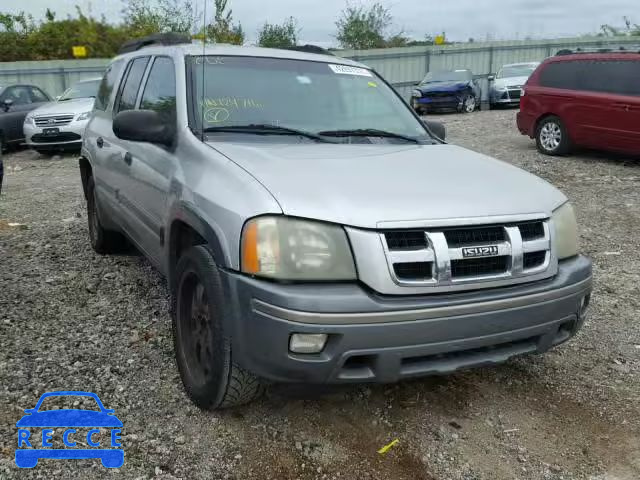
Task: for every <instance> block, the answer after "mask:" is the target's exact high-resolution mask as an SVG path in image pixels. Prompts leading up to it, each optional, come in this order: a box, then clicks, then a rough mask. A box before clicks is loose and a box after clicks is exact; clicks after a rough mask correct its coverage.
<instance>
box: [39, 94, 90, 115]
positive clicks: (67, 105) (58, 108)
mask: <svg viewBox="0 0 640 480" xmlns="http://www.w3.org/2000/svg"><path fill="white" fill-rule="evenodd" d="M94 100H95V99H93V98H76V99H75V100H65V101H64V102H50V103H45V104H44V105H42V106H41V107H38V108H36V109H35V110H33V112H31V115H33V116H39V115H58V114H64V113H67V114H69V113H73V114H77V113H84V112H89V111H91V110H93V102H94Z"/></svg>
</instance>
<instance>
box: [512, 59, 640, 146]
mask: <svg viewBox="0 0 640 480" xmlns="http://www.w3.org/2000/svg"><path fill="white" fill-rule="evenodd" d="M517 123H518V129H519V130H520V132H521V133H522V134H523V135H528V136H529V137H531V138H535V140H536V143H537V145H538V150H540V152H542V153H545V154H547V155H563V154H566V153H568V152H569V151H570V150H571V147H572V146H580V147H586V148H593V149H598V150H611V151H616V152H621V153H627V154H632V155H640V53H631V52H629V53H623V52H620V53H571V54H564V55H558V56H555V57H552V58H548V59H547V60H545V61H544V62H543V63H542V64H541V65H540V66H539V67H538V68H537V69H536V70H535V71H534V72H533V74H532V75H531V77H529V80H528V81H527V83H526V84H525V86H524V93H523V97H522V99H521V100H520V112H518V117H517Z"/></svg>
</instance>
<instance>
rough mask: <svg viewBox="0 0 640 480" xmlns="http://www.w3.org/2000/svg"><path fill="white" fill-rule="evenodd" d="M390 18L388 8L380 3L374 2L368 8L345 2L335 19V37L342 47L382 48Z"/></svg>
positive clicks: (384, 44)
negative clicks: (345, 4) (344, 6)
mask: <svg viewBox="0 0 640 480" xmlns="http://www.w3.org/2000/svg"><path fill="white" fill-rule="evenodd" d="M392 20H393V18H392V17H391V13H390V12H389V10H388V9H387V8H385V7H384V6H382V5H381V4H380V3H374V4H373V5H372V6H371V7H370V8H366V7H364V6H363V5H358V6H354V5H348V4H347V7H346V8H345V9H344V10H343V11H342V12H341V14H340V18H338V20H337V21H336V27H337V29H338V32H337V35H336V39H337V40H338V42H339V43H340V46H342V48H352V49H356V50H364V49H367V48H383V47H385V46H386V42H385V38H384V36H385V33H386V31H387V29H388V28H389V27H390V26H391V22H392Z"/></svg>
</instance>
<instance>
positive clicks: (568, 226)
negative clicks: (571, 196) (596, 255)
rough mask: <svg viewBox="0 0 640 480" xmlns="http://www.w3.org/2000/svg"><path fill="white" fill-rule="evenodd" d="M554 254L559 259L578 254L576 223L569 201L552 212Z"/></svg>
mask: <svg viewBox="0 0 640 480" xmlns="http://www.w3.org/2000/svg"><path fill="white" fill-rule="evenodd" d="M552 221H553V228H554V229H555V242H556V255H557V256H558V259H559V260H562V259H563V258H568V257H573V256H575V255H577V254H578V224H577V223H576V215H575V213H574V212H573V206H571V204H570V203H569V202H567V203H565V204H564V205H562V206H561V207H560V208H558V209H557V210H556V211H554V212H553V217H552Z"/></svg>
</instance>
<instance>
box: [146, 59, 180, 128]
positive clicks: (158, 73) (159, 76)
mask: <svg viewBox="0 0 640 480" xmlns="http://www.w3.org/2000/svg"><path fill="white" fill-rule="evenodd" d="M140 108H142V109H146V110H155V111H156V112H158V113H159V114H160V115H161V116H162V117H163V118H164V119H165V121H167V122H169V123H170V124H172V125H175V123H176V74H175V68H174V65H173V60H171V59H170V58H168V57H158V58H156V59H155V60H154V62H153V66H152V67H151V72H150V73H149V77H148V78H147V84H146V85H145V87H144V93H143V94H142V101H141V102H140Z"/></svg>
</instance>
